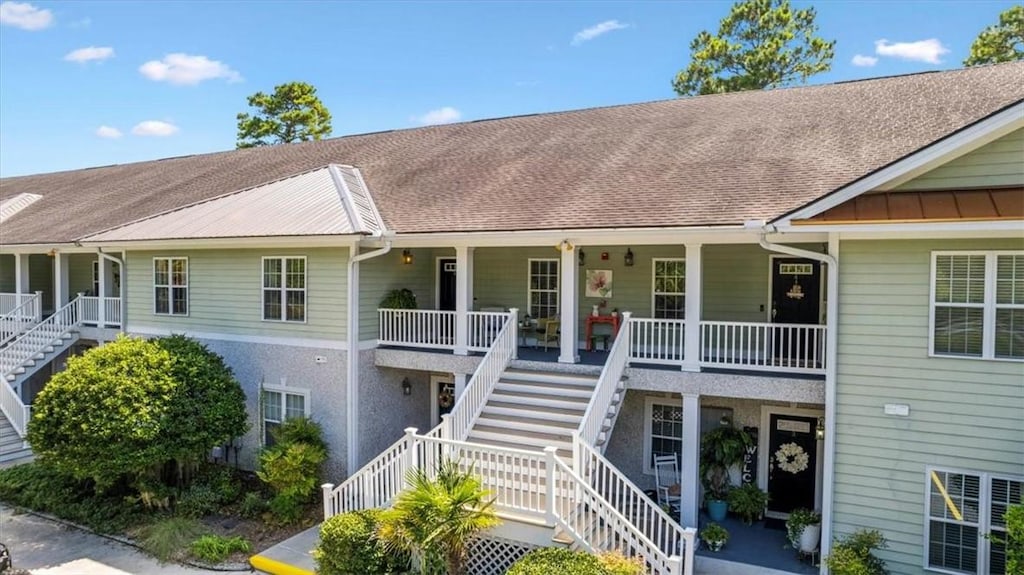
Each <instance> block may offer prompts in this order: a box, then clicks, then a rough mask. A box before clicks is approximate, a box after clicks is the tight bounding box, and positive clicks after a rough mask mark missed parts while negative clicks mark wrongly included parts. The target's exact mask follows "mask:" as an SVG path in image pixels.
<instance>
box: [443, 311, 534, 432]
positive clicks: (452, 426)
mask: <svg viewBox="0 0 1024 575" xmlns="http://www.w3.org/2000/svg"><path fill="white" fill-rule="evenodd" d="M502 315H504V316H505V323H504V324H503V325H502V326H501V329H500V330H499V331H498V335H497V336H496V337H495V338H494V343H493V345H492V346H491V348H490V349H489V350H488V351H487V354H486V355H484V358H483V360H482V361H481V362H480V364H479V365H478V366H477V368H476V371H475V372H473V377H471V378H470V380H469V382H467V383H466V389H465V390H464V391H463V392H462V395H460V396H459V399H458V400H457V401H456V402H455V405H454V406H452V410H451V412H450V413H448V415H446V416H445V418H446V419H447V420H448V421H447V422H446V425H447V428H446V431H447V432H448V433H450V435H448V436H447V439H456V440H460V441H461V440H463V439H465V438H466V436H467V435H469V430H470V429H471V428H472V427H473V423H474V422H475V421H476V419H477V417H479V415H480V412H481V411H483V408H484V404H485V403H487V398H488V397H490V395H491V391H493V390H494V386H495V385H497V383H498V379H500V378H501V374H502V373H504V372H505V369H506V368H507V367H508V364H509V362H510V361H512V359H513V358H515V356H516V351H517V349H516V346H517V344H518V341H517V339H518V337H519V333H518V329H517V323H516V321H517V318H518V316H519V310H517V309H515V308H512V309H511V310H509V312H508V313H507V314H502Z"/></svg>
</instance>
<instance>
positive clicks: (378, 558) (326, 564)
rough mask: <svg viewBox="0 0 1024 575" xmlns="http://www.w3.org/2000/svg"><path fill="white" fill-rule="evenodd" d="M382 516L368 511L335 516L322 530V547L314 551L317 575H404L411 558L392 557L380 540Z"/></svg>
mask: <svg viewBox="0 0 1024 575" xmlns="http://www.w3.org/2000/svg"><path fill="white" fill-rule="evenodd" d="M381 514H382V512H381V511H380V510H379V509H367V510H365V511H356V512H353V513H343V514H341V515H335V516H334V517H331V518H330V519H328V520H327V521H324V522H323V525H321V526H320V545H319V546H317V548H316V549H315V550H314V551H313V558H314V559H316V564H317V573H320V574H321V575H354V574H362V573H393V572H404V571H405V569H407V568H408V564H409V558H408V555H405V554H402V553H389V552H388V551H387V550H385V548H384V546H383V545H381V544H380V541H378V539H377V525H378V523H379V522H380V517H381Z"/></svg>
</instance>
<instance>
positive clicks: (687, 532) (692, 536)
mask: <svg viewBox="0 0 1024 575" xmlns="http://www.w3.org/2000/svg"><path fill="white" fill-rule="evenodd" d="M683 542H684V545H686V549H684V550H683V555H684V556H685V558H686V559H685V562H684V563H683V571H681V573H682V574H683V575H693V553H694V550H696V548H697V528H696V527H686V528H684V529H683Z"/></svg>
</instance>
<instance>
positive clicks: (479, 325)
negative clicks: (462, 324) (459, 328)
mask: <svg viewBox="0 0 1024 575" xmlns="http://www.w3.org/2000/svg"><path fill="white" fill-rule="evenodd" d="M506 317H508V314H507V313H505V312H492V311H471V312H468V313H467V314H466V320H467V321H468V322H469V330H468V332H467V333H468V334H469V339H468V341H469V346H468V347H469V349H470V351H487V350H488V349H490V348H491V345H492V344H493V343H494V340H495V339H496V338H497V337H498V332H499V331H501V326H502V325H503V324H504V323H505V318H506Z"/></svg>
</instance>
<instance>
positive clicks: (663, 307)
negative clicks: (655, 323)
mask: <svg viewBox="0 0 1024 575" xmlns="http://www.w3.org/2000/svg"><path fill="white" fill-rule="evenodd" d="M652 262H653V264H654V265H653V266H652V288H651V293H652V297H651V315H652V316H653V317H656V318H662V319H683V318H684V317H685V312H686V260H685V259H683V258H654V259H653V260H652Z"/></svg>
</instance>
